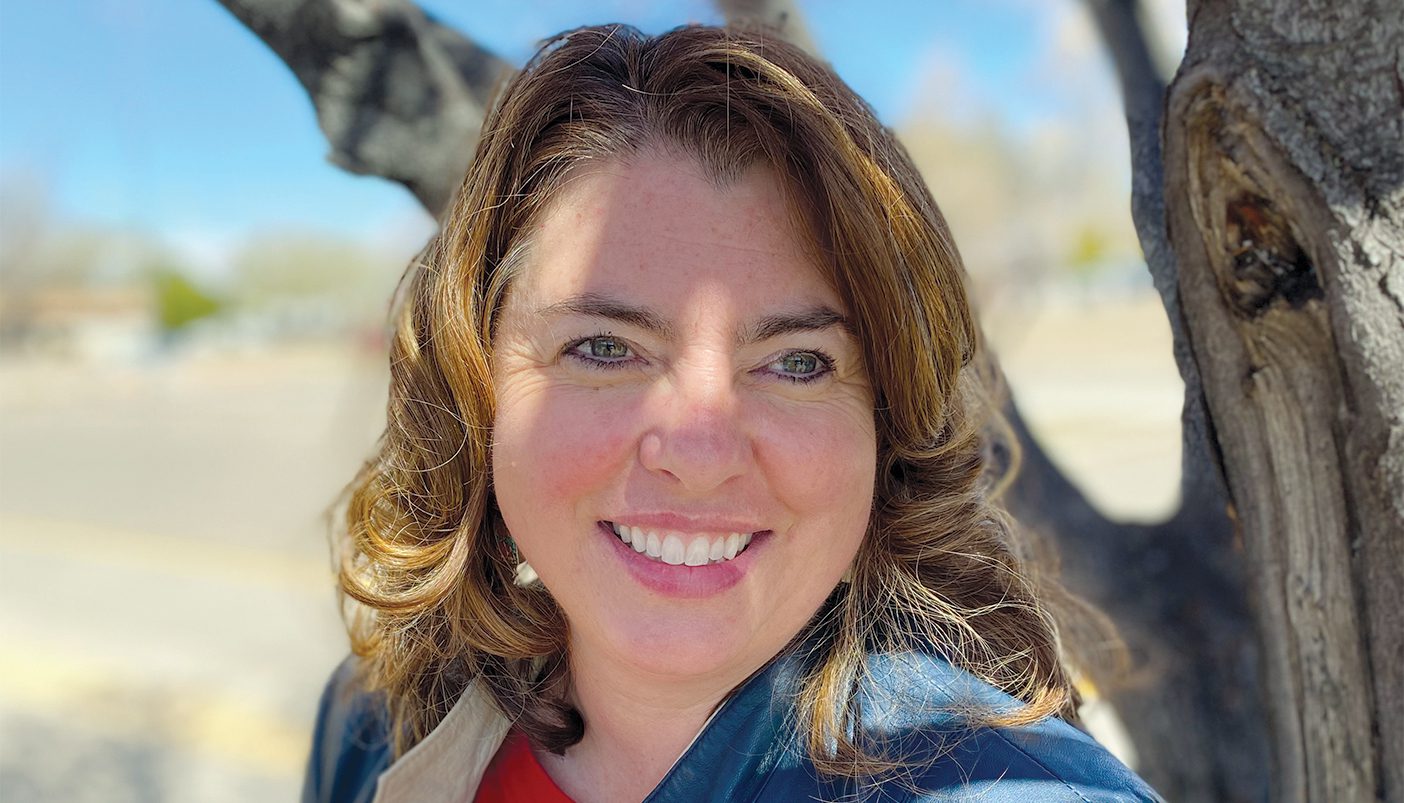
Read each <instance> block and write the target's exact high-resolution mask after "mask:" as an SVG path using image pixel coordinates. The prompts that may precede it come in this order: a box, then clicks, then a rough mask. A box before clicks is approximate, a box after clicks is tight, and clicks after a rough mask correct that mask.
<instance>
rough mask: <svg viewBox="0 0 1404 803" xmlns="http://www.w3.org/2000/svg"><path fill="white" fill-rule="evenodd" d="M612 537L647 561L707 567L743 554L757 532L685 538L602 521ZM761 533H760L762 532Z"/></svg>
mask: <svg viewBox="0 0 1404 803" xmlns="http://www.w3.org/2000/svg"><path fill="white" fill-rule="evenodd" d="M605 524H606V525H608V526H609V528H610V529H611V530H613V531H614V534H615V535H616V536H617V537H618V538H619V540H620V541H623V542H624V543H625V544H628V545H629V546H631V547H633V548H634V551H635V552H637V553H639V554H640V555H641V556H643V557H645V558H648V559H649V560H654V561H658V562H659V563H666V564H668V565H670V566H710V565H713V564H717V563H726V562H727V561H729V560H731V559H733V558H735V557H736V556H737V555H740V554H741V553H742V552H745V551H746V547H747V545H749V544H750V543H751V539H752V538H753V537H754V536H756V535H759V533H701V534H698V535H691V536H685V535H683V534H682V533H675V532H667V531H664V532H661V533H660V532H656V531H654V530H645V529H643V528H641V527H630V526H629V525H627V524H616V523H615V522H612V521H607V522H605ZM762 532H764V531H762Z"/></svg>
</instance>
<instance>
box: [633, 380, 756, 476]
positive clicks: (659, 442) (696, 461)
mask: <svg viewBox="0 0 1404 803" xmlns="http://www.w3.org/2000/svg"><path fill="white" fill-rule="evenodd" d="M668 385H669V392H667V393H662V394H659V396H658V397H657V398H656V399H655V406H654V409H655V410H657V411H658V420H657V422H656V423H655V424H654V425H653V426H652V427H650V428H649V429H648V430H646V431H645V432H644V435H643V438H642V440H641V441H640V442H639V461H640V463H642V465H643V466H644V468H646V469H648V470H649V471H650V472H653V473H655V474H659V475H662V476H665V477H667V478H669V480H670V481H671V482H674V483H676V484H677V485H679V486H680V487H681V489H682V490H685V491H688V492H691V493H695V494H704V493H706V492H708V491H712V490H715V489H717V488H719V487H721V486H722V485H724V484H725V483H726V482H727V481H728V480H730V479H732V478H733V477H737V476H740V475H742V474H744V473H746V471H747V470H748V469H749V467H750V464H751V460H752V451H751V442H750V438H749V436H748V435H747V432H746V428H745V426H744V423H745V422H744V421H743V420H742V412H741V404H740V399H739V398H738V397H737V395H736V392H735V388H734V387H733V386H732V383H731V382H730V380H729V379H728V378H726V377H725V376H723V375H718V374H716V373H711V372H708V373H699V374H697V375H693V376H689V377H686V378H685V379H683V380H678V379H674V380H672V381H670V382H669V383H668Z"/></svg>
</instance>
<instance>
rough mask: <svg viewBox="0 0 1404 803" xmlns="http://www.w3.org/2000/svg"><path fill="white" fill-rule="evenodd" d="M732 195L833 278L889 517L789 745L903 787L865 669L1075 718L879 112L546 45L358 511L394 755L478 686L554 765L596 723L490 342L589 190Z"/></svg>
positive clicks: (354, 518) (640, 42) (449, 254)
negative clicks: (520, 520)
mask: <svg viewBox="0 0 1404 803" xmlns="http://www.w3.org/2000/svg"><path fill="white" fill-rule="evenodd" d="M660 147H661V148H666V149H669V150H670V151H671V152H675V153H679V154H683V155H686V156H688V157H690V158H692V159H695V160H696V161H697V162H698V163H699V164H700V165H701V166H702V167H703V168H704V169H705V170H706V171H707V173H708V175H710V176H711V177H712V179H713V180H714V181H716V182H717V183H718V184H719V185H723V186H724V185H726V184H727V183H728V182H730V181H732V180H734V179H736V178H737V177H738V176H740V175H741V174H742V173H743V172H744V171H745V170H746V169H747V168H749V167H752V166H754V165H757V164H762V165H765V166H767V167H769V168H770V169H772V170H773V171H774V174H775V175H777V176H778V177H779V178H780V181H781V183H782V185H783V188H784V190H785V192H786V194H787V198H788V199H789V201H790V204H791V208H792V210H793V213H794V214H795V216H796V218H797V219H798V220H799V221H800V222H801V223H802V224H803V225H802V226H800V227H799V228H800V229H802V230H803V231H804V232H806V233H807V234H808V235H809V236H810V242H808V243H807V245H808V247H809V249H810V253H811V254H812V256H813V261H814V264H815V267H816V269H817V270H819V271H820V272H821V274H822V276H823V277H824V278H825V279H826V280H827V281H829V282H830V283H831V284H832V286H833V287H834V288H835V290H836V291H837V292H838V293H839V295H840V297H841V298H842V299H843V300H844V302H845V304H846V306H847V308H848V310H849V312H850V314H851V317H852V319H853V322H854V326H855V329H856V334H857V335H858V342H859V343H860V344H861V345H862V348H863V358H864V362H865V367H866V370H867V375H868V379H869V381H870V383H871V386H872V388H873V390H874V396H875V399H876V405H875V411H874V415H875V420H876V429H877V436H878V461H877V478H876V480H877V481H876V486H875V499H874V503H873V514H872V516H871V521H870V523H869V529H868V532H867V534H866V536H865V538H864V540H863V542H862V546H861V547H860V549H859V552H858V556H857V561H856V564H855V569H854V573H853V579H852V582H851V583H850V584H848V585H846V586H842V585H841V586H840V587H839V589H837V590H836V591H835V593H834V594H833V596H832V597H831V598H830V599H829V601H828V602H827V603H826V604H825V605H824V606H823V607H822V608H821V610H820V611H819V612H818V614H817V615H816V616H815V618H814V620H813V621H812V622H811V623H810V624H809V625H808V626H807V628H806V630H805V632H803V633H801V634H798V637H800V638H803V639H805V641H806V643H807V644H809V645H811V649H812V650H813V652H812V654H811V656H810V657H811V658H812V660H811V661H810V662H809V664H808V666H810V667H811V668H810V669H809V670H808V671H807V674H806V675H805V677H804V680H803V683H802V687H801V693H800V696H799V700H798V714H797V724H798V726H799V727H800V728H801V733H803V734H804V737H805V739H806V743H807V745H808V748H809V752H810V757H811V759H812V760H813V761H814V762H815V764H816V766H817V767H818V768H819V769H820V770H821V771H823V772H826V773H830V774H840V775H863V774H871V773H873V772H876V771H880V770H883V769H890V768H891V767H893V766H895V765H894V763H893V760H892V759H891V757H884V756H882V755H879V754H878V752H877V751H875V750H873V749H872V746H871V745H868V744H864V743H863V742H862V741H861V737H860V736H859V735H857V734H858V730H859V729H856V728H853V727H852V725H853V724H854V723H855V722H856V717H857V715H858V714H857V710H856V703H855V699H856V696H857V689H859V688H860V684H861V683H862V682H863V680H864V678H865V673H866V671H867V666H868V663H867V661H868V656H870V655H872V654H874V653H875V652H877V653H883V652H900V651H904V650H913V649H916V650H927V651H930V650H931V649H933V648H934V649H935V650H937V651H939V652H940V654H942V655H944V656H945V657H946V658H947V659H949V660H950V661H951V662H952V663H954V664H956V665H958V666H960V667H963V668H965V669H967V670H969V671H970V672H972V673H974V674H975V675H977V676H978V677H980V678H982V679H984V680H985V681H987V682H989V683H991V684H993V685H995V686H998V687H999V688H1001V689H1003V690H1005V691H1006V692H1008V693H1009V694H1011V695H1013V696H1014V697H1016V698H1018V699H1019V700H1020V701H1022V703H1023V705H1022V707H1020V708H1018V709H1016V710H1012V711H1011V710H1004V711H1000V712H989V713H988V715H987V716H986V717H985V721H987V722H993V723H1002V724H1014V723H1020V722H1028V721H1033V720H1035V719H1039V718H1042V717H1045V716H1049V715H1054V714H1066V713H1068V712H1069V711H1070V710H1071V705H1072V703H1073V701H1074V696H1075V695H1074V692H1073V690H1072V687H1071V684H1070V682H1069V678H1068V675H1067V672H1066V671H1065V669H1064V666H1063V663H1062V660H1061V657H1060V649H1059V643H1058V636H1057V630H1056V628H1055V626H1054V624H1053V620H1052V618H1051V617H1050V615H1049V614H1048V612H1047V610H1046V608H1045V607H1044V606H1043V605H1041V604H1040V602H1039V599H1038V597H1037V596H1036V594H1035V592H1034V589H1033V583H1032V581H1031V580H1030V579H1029V576H1028V575H1027V573H1026V571H1025V569H1024V568H1023V566H1022V564H1021V561H1020V560H1019V559H1018V557H1017V556H1016V553H1015V544H1016V541H1015V539H1014V537H1013V530H1012V525H1011V523H1010V521H1009V520H1008V518H1007V517H1006V516H1005V514H1004V513H1003V512H1002V511H1001V509H1000V508H999V507H998V506H997V505H996V504H995V503H994V502H993V501H992V500H991V498H990V496H991V494H990V491H989V488H990V484H991V483H990V481H989V472H988V471H986V466H985V459H984V446H985V443H986V440H985V438H984V437H983V436H982V432H984V431H986V430H987V428H986V427H985V426H984V422H985V415H986V413H987V412H988V410H989V407H990V405H988V404H986V403H985V402H984V401H983V396H984V393H983V392H982V388H983V383H982V382H981V380H980V377H979V375H978V373H979V372H978V371H976V370H975V368H974V366H975V365H976V364H978V363H977V360H976V352H977V348H978V335H977V330H976V327H975V325H974V322H973V320H972V316H971V311H970V307H969V303H968V300H967V297H966V289H965V276H964V270H963V268H962V266H961V261H960V257H959V255H958V254H957V252H956V248H955V245H954V243H953V242H952V240H951V235H950V231H949V230H948V228H947V226H946V223H945V221H944V219H943V218H942V215H941V212H940V211H939V210H938V209H937V207H936V203H935V202H934V201H933V200H932V198H931V196H930V194H929V193H928V191H927V189H926V187H925V185H924V184H923V182H922V180H921V178H920V176H919V174H918V172H917V170H916V168H915V167H914V166H913V165H912V162H911V160H910V158H909V157H908V156H907V154H906V152H905V151H904V150H903V149H902V147H901V146H900V145H899V144H898V143H897V141H896V139H895V138H894V137H893V135H892V134H891V132H889V131H888V130H887V129H885V128H884V127H883V126H882V125H880V124H879V123H878V121H877V120H876V118H875V116H874V114H873V112H872V110H871V109H870V108H869V107H868V106H867V105H866V104H865V103H864V102H863V101H862V100H861V99H860V98H859V97H858V96H857V95H856V94H854V93H853V91H852V90H850V89H849V88H848V87H847V86H846V85H845V84H844V83H843V82H842V81H841V80H840V79H839V78H838V77H837V76H836V75H835V74H834V73H833V72H832V71H831V70H830V69H828V68H827V67H825V66H824V65H822V64H820V63H819V62H817V61H816V60H815V59H813V58H812V57H810V56H808V55H807V54H805V53H804V52H803V51H801V50H799V49H798V48H796V47H794V46H792V45H789V44H787V43H785V42H784V41H781V40H779V39H776V38H772V37H770V36H767V35H766V34H765V33H763V32H758V31H746V30H737V29H729V28H709V27H685V28H679V29H676V30H673V31H671V32H668V33H665V34H663V35H661V36H656V37H650V36H645V35H643V34H641V33H639V32H638V31H636V30H634V29H632V28H629V27H625V26H618V25H611V26H603V27H592V28H583V29H580V30H575V31H570V32H567V33H564V34H561V35H560V36H557V37H556V38H554V39H552V40H550V41H549V42H547V43H546V44H545V46H544V47H543V48H542V49H541V51H540V52H539V53H538V54H537V55H536V56H535V57H534V58H533V59H532V60H531V61H530V62H529V63H528V64H527V65H526V67H525V68H524V69H523V70H522V71H521V72H520V73H518V74H517V75H516V76H515V77H514V78H513V79H512V80H511V81H510V83H509V84H508V85H507V86H506V87H505V89H504V91H503V92H502V94H501V95H500V97H499V99H498V101H497V103H496V105H495V106H494V108H493V109H492V111H491V113H490V114H489V116H488V118H487V121H486V123H485V124H484V128H483V132H482V136H481V138H480V139H479V141H478V145H477V153H476V155H475V157H474V159H473V162H472V166H471V168H470V169H469V171H468V174H467V176H466V177H465V179H464V181H463V184H462V186H461V187H460V189H459V191H458V194H457V196H456V198H455V200H454V202H453V204H452V207H451V208H450V210H449V211H448V212H447V214H446V216H445V218H444V221H443V226H442V228H441V232H440V233H439V234H438V236H436V237H435V238H434V239H433V240H432V241H431V243H430V244H429V246H428V247H427V248H426V250H425V251H424V252H423V253H422V254H421V256H420V258H419V259H417V260H416V261H415V262H414V263H413V264H412V265H411V266H410V268H409V270H408V271H406V274H405V277H404V279H403V280H402V282H401V285H400V288H399V291H398V299H397V305H396V311H395V314H394V332H393V343H392V345H391V358H390V368H391V384H390V400H389V407H388V420H387V426H386V429H385V433H384V435H383V436H382V438H381V440H380V442H379V445H378V448H377V451H376V453H375V455H374V456H373V457H372V458H371V459H370V460H369V461H368V462H367V463H366V464H365V466H364V467H363V468H362V469H361V471H360V472H359V474H358V475H357V477H356V478H355V480H354V481H353V482H352V483H351V485H350V486H349V487H348V491H349V503H348V506H347V511H346V520H345V521H346V528H345V532H344V538H343V539H342V543H341V550H340V551H341V574H340V585H341V589H342V592H343V593H344V595H345V597H346V598H347V601H348V602H351V603H352V604H350V605H348V611H349V615H348V619H347V622H348V629H349V631H350V635H351V642H352V645H353V649H354V651H355V652H356V653H357V654H358V655H360V656H361V657H362V659H363V661H362V667H363V670H364V678H365V682H366V683H367V684H368V685H369V686H370V687H371V688H373V689H376V690H381V691H383V692H385V699H386V700H387V702H388V704H389V707H390V717H391V722H392V733H393V738H394V751H395V753H396V755H398V754H401V753H403V752H404V750H406V749H407V748H408V747H409V746H411V745H412V744H414V743H415V742H417V741H418V740H420V739H422V738H423V737H424V736H425V735H426V734H427V733H428V732H429V731H430V730H431V729H432V728H433V727H434V726H435V725H436V724H437V723H438V722H439V721H440V720H441V719H442V718H443V716H444V715H445V714H446V713H447V711H448V709H449V708H450V707H451V706H452V705H453V703H454V702H455V701H456V700H457V699H458V697H459V696H460V695H461V693H462V692H463V691H464V689H465V688H466V686H467V684H468V683H470V682H471V681H473V680H474V679H479V680H480V681H481V682H483V683H484V684H486V688H487V690H488V691H489V692H490V693H491V695H492V697H493V698H494V699H495V701H496V703H497V705H498V707H499V708H500V709H501V710H502V712H503V713H504V714H505V715H506V716H508V717H510V718H512V719H513V720H515V721H516V722H517V724H518V726H519V727H521V728H522V729H523V730H524V731H525V732H526V733H527V734H528V735H529V737H530V738H531V739H532V740H533V741H534V742H535V743H536V744H538V745H540V746H542V747H544V748H546V749H550V750H553V751H556V752H562V751H564V750H565V749H567V748H568V747H569V746H571V745H572V744H574V743H576V742H577V741H578V740H579V739H580V738H581V736H582V734H583V732H584V728H585V723H584V722H583V721H582V720H581V717H580V715H579V713H578V712H577V711H575V710H574V709H573V708H572V707H571V706H570V704H569V703H568V701H567V699H568V698H567V695H566V691H567V689H568V686H569V661H568V660H567V656H566V621H565V618H564V616H563V615H562V612H561V610H560V609H559V608H558V607H557V605H556V603H555V602H554V600H553V599H552V598H551V596H550V594H549V592H547V591H546V590H544V589H543V588H541V587H539V586H537V587H528V588H520V587H517V586H516V585H514V584H513V582H512V577H513V570H514V564H515V560H514V555H513V554H512V552H511V551H510V546H509V545H510V540H509V538H508V534H507V533H506V532H505V527H504V525H503V523H502V518H501V515H500V514H499V513H498V511H497V509H496V506H495V503H494V501H493V492H492V479H491V475H490V471H489V468H490V465H491V459H490V449H491V440H492V424H493V417H494V402H493V397H494V394H493V387H492V384H491V368H490V366H491V360H492V354H491V343H492V337H493V332H494V322H495V318H496V315H497V313H498V310H499V309H500V306H501V304H502V301H503V298H504V294H505V292H506V290H507V288H508V286H509V285H510V283H511V281H512V277H513V275H514V274H515V273H516V271H517V270H518V269H519V268H520V266H521V264H522V262H523V260H524V258H525V256H526V254H527V253H528V252H529V250H530V241H529V238H528V237H527V236H526V233H527V232H529V231H531V229H532V223H533V221H535V220H536V219H538V217H539V216H540V215H541V214H542V211H543V209H545V208H546V207H547V205H548V203H549V202H550V201H551V199H552V198H553V197H554V196H555V194H556V193H557V192H558V191H559V189H560V188H561V186H562V184H563V182H564V181H565V180H566V176H567V174H568V173H570V171H571V170H572V168H573V167H576V166H578V165H580V164H582V163H584V162H589V161H604V160H618V159H628V158H629V156H630V155H631V154H636V153H639V152H640V151H642V150H644V149H648V148H660Z"/></svg>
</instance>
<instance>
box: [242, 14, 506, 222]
mask: <svg viewBox="0 0 1404 803" xmlns="http://www.w3.org/2000/svg"><path fill="white" fill-rule="evenodd" d="M220 3H221V4H222V5H223V6H224V7H225V8H226V9H228V10H229V11H230V13H232V14H233V15H234V16H235V17H237V18H238V19H239V20H240V21H241V22H243V23H244V24H245V25H247V26H248V27H249V29H250V30H252V31H253V32H254V33H255V34H257V35H258V37H259V38H260V39H262V40H263V41H264V42H265V43H266V44H267V45H268V46H269V47H270V48H271V49H272V50H273V52H274V53H276V54H277V55H278V56H279V58H281V59H282V60H283V61H284V62H285V63H286V64H287V65H288V67H290V68H291V69H292V71H293V74H294V75H295V76H297V80H298V81H299V82H301V84H302V86H303V88H305V89H306V90H307V94H308V95H309V96H310V97H311V98H312V103H313V105H314V106H315V107H316V110H317V121H318V123H319V124H320V125H321V128H322V132H323V133H324V134H325V135H326V137H327V142H328V143H329V144H330V145H331V153H330V159H331V161H332V162H333V163H334V164H336V165H337V166H339V167H341V168H343V169H345V170H348V171H350V172H352V173H358V174H361V175H370V176H382V177H384V178H388V179H390V180H392V181H397V182H399V183H401V184H403V185H405V186H406V187H408V188H409V190H410V191H411V192H413V193H414V195H415V197H416V198H418V199H419V201H420V203H422V204H423V205H424V207H425V208H426V209H428V210H429V211H430V213H431V214H433V215H434V216H435V217H437V216H438V215H439V214H441V213H442V212H443V210H444V209H446V208H447V206H448V202H449V200H450V198H452V196H453V193H454V192H455V191H456V190H457V188H458V183H459V181H461V180H462V177H463V174H464V173H465V172H466V171H467V168H468V161H469V159H470V158H471V157H472V153H473V143H474V141H475V140H476V139H477V136H478V131H479V129H481V128H482V123H483V118H484V116H485V112H486V109H487V104H488V103H489V102H491V96H492V92H493V89H494V87H495V86H496V84H497V83H498V82H499V81H500V80H501V79H502V78H503V77H505V76H507V75H509V74H510V73H511V67H510V65H508V64H507V63H506V62H505V61H503V60H502V59H501V58H499V57H498V56H496V55H494V54H493V53H491V52H490V51H488V50H487V49H485V48H483V47H481V46H479V45H477V44H476V43H474V42H472V41H470V40H468V39H467V38H465V37H464V36H462V35H461V34H459V33H457V32H456V31H454V30H452V29H450V28H447V27H445V26H443V25H440V24H439V23H438V22H436V21H434V20H433V19H431V18H430V17H428V16H427V15H425V14H424V13H423V12H422V11H420V10H419V8H418V7H417V6H415V5H414V4H413V3H411V2H408V0H379V1H378V2H370V0H220Z"/></svg>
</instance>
